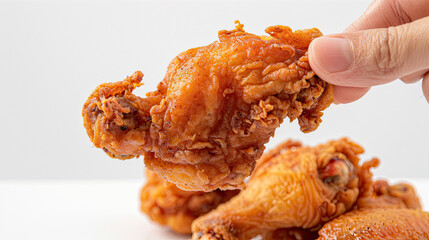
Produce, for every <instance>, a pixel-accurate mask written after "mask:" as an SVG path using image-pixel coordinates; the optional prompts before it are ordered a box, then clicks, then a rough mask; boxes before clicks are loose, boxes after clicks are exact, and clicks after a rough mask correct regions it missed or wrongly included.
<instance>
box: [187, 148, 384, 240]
mask: <svg viewBox="0 0 429 240" xmlns="http://www.w3.org/2000/svg"><path fill="white" fill-rule="evenodd" d="M284 146H286V148H288V149H281V148H276V149H274V150H273V152H269V153H267V154H266V155H265V156H267V157H265V156H263V157H262V158H261V161H260V162H258V164H257V167H256V168H255V171H254V173H253V174H252V176H251V178H250V180H249V182H248V183H247V188H246V190H244V191H242V192H241V193H240V194H239V195H237V196H236V197H234V198H233V199H231V200H230V201H228V202H227V203H225V204H222V205H220V206H219V207H218V208H217V209H215V210H213V211H211V212H210V213H208V214H206V215H204V216H202V217H200V218H198V219H197V220H195V221H194V222H193V224H192V232H193V238H192V239H193V240H196V239H211V240H214V239H223V240H232V239H234V240H235V239H252V238H255V237H256V239H258V238H260V239H281V238H280V237H279V236H280V235H274V234H279V233H283V236H285V234H288V233H289V232H290V231H292V230H291V229H290V228H295V229H296V228H298V229H297V230H298V231H301V233H305V234H311V236H315V235H316V234H315V233H311V232H310V230H312V229H317V228H319V227H320V226H321V225H322V224H323V223H325V222H327V221H329V220H331V219H333V218H335V217H337V216H339V215H340V214H343V213H345V212H347V211H348V210H351V209H352V207H353V206H354V205H355V203H356V201H357V199H358V196H359V195H360V192H361V190H363V189H365V188H367V186H366V183H370V182H368V181H366V180H364V179H361V178H363V177H367V176H370V174H369V173H368V172H369V170H370V168H372V167H374V166H376V165H377V164H378V160H377V159H373V160H372V161H369V162H366V163H364V164H363V165H362V166H361V165H359V154H361V153H363V149H362V148H361V147H360V146H359V145H357V144H356V143H353V142H351V141H349V140H348V139H340V140H337V141H330V142H328V143H326V144H322V145H318V146H316V147H300V146H299V144H290V142H289V143H287V144H284ZM291 146H292V147H291ZM301 235H302V236H305V235H304V234H301ZM301 235H299V234H298V236H301ZM273 236H276V237H273ZM316 236H317V235H316ZM284 239H294V238H287V235H286V237H285V238H284ZM296 239H299V238H296ZM304 239H305V238H304ZM313 239H314V238H313Z"/></svg>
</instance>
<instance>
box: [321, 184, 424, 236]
mask: <svg viewBox="0 0 429 240" xmlns="http://www.w3.org/2000/svg"><path fill="white" fill-rule="evenodd" d="M420 209H421V204H420V200H419V198H418V196H417V195H416V193H415V191H414V188H413V187H412V186H411V185H409V184H406V183H399V184H395V185H391V186H390V185H389V184H388V183H387V182H386V181H380V180H379V181H376V182H374V184H373V187H372V188H371V189H368V191H365V192H364V193H363V194H362V196H361V197H359V200H358V201H357V204H356V206H355V210H353V211H350V212H348V213H346V214H344V215H341V216H339V217H337V218H335V219H333V220H332V221H330V222H328V223H326V224H325V225H324V226H323V227H322V228H321V229H320V230H319V238H318V240H325V239H326V240H327V239H338V240H340V239H343V240H347V239H350V240H352V239H362V240H365V239H373V240H378V239H380V240H381V239H415V240H417V239H429V213H425V212H423V211H421V210H420Z"/></svg>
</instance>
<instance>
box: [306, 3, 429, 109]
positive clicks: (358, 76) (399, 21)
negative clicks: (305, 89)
mask: <svg viewBox="0 0 429 240" xmlns="http://www.w3.org/2000/svg"><path fill="white" fill-rule="evenodd" d="M308 55H309V62H310V65H311V67H312V69H313V70H314V72H315V73H316V74H317V75H318V76H319V77H321V78H322V79H324V80H325V81H327V82H330V83H332V84H334V85H336V86H335V91H334V97H335V102H336V103H349V102H353V101H356V100H358V99H359V98H361V97H362V96H363V95H365V93H367V92H368V90H369V89H370V87H372V86H375V85H380V84H385V83H388V82H391V81H393V80H395V79H401V80H402V81H403V82H405V83H414V82H417V81H420V80H421V79H422V78H423V81H422V89H423V93H424V95H425V97H426V100H427V101H428V102H429V1H427V0H375V1H374V2H373V3H372V4H371V5H370V6H369V8H368V9H367V10H366V11H365V13H364V14H363V15H362V16H361V17H359V18H358V19H357V20H356V21H355V22H354V23H353V24H352V25H350V26H349V27H348V28H347V29H346V30H345V31H344V33H340V34H333V35H326V36H323V37H320V38H316V39H315V40H313V42H312V43H311V45H310V47H309V50H308Z"/></svg>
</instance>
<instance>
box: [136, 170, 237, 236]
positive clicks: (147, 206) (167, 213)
mask: <svg viewBox="0 0 429 240" xmlns="http://www.w3.org/2000/svg"><path fill="white" fill-rule="evenodd" d="M146 177H147V182H146V184H145V185H144V186H143V188H142V190H141V192H140V202H141V210H142V211H143V212H144V213H146V214H147V215H148V216H149V217H150V218H151V219H152V220H153V221H155V222H158V223H159V224H162V225H168V226H169V227H170V228H171V229H172V230H174V231H175V232H178V233H183V234H190V233H191V224H192V222H193V221H194V220H195V219H196V218H197V217H199V216H202V215H204V214H206V213H208V212H210V211H211V210H213V209H215V208H216V207H217V206H218V205H219V204H221V203H224V202H226V201H228V200H230V199H231V198H232V197H234V196H235V195H237V194H238V193H239V192H240V190H227V191H221V190H215V191H213V192H196V191H184V190H182V189H179V188H177V187H176V185H174V184H173V183H169V182H167V181H165V180H164V179H162V178H160V177H159V176H158V175H157V174H156V173H154V172H152V171H149V170H146Z"/></svg>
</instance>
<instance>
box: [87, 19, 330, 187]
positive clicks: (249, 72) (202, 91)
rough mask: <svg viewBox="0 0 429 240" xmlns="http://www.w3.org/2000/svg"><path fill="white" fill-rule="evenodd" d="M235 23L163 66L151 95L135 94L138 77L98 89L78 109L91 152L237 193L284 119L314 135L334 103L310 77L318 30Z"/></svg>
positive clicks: (180, 182) (188, 183)
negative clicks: (249, 28)
mask: <svg viewBox="0 0 429 240" xmlns="http://www.w3.org/2000/svg"><path fill="white" fill-rule="evenodd" d="M266 32H267V33H268V34H269V35H270V36H257V35H254V34H251V33H246V32H245V31H244V30H243V25H241V24H239V23H237V29H235V30H232V31H220V32H219V41H216V42H214V43H212V44H210V45H207V46H204V47H199V48H194V49H190V50H188V51H185V52H183V53H181V54H179V55H178V56H177V57H176V58H175V59H173V61H172V62H171V63H170V65H169V67H168V70H167V73H166V75H165V78H164V80H163V81H162V82H161V83H160V84H159V85H158V90H156V91H154V92H151V93H149V94H147V97H146V98H141V97H137V96H135V95H133V94H132V91H133V90H134V89H135V88H136V87H137V86H139V85H140V82H141V80H142V77H143V74H142V73H141V72H136V73H134V74H133V75H132V76H130V77H127V79H125V80H124V81H122V82H116V83H107V84H102V85H100V86H99V87H98V88H97V89H96V90H95V91H94V92H93V93H92V94H91V96H90V97H89V98H88V100H87V102H86V103H85V105H84V107H83V117H84V125H85V128H86V130H87V133H88V136H89V137H90V139H91V141H92V142H93V143H94V145H95V146H96V147H99V148H102V149H103V150H104V151H105V152H106V153H107V154H109V155H110V156H111V157H116V158H120V159H128V158H132V157H137V156H139V155H143V154H146V157H145V164H146V166H147V167H148V168H149V169H151V170H153V171H155V172H157V173H158V174H159V175H160V176H161V177H162V178H164V179H166V180H168V181H169V182H173V183H175V184H176V185H177V186H178V187H179V188H182V189H185V190H202V191H213V190H215V189H217V188H220V189H235V188H242V187H244V183H243V181H244V179H245V178H246V177H247V176H249V175H250V173H251V172H252V170H253V168H254V165H255V161H256V160H257V159H258V158H259V157H260V156H261V155H262V152H263V151H264V149H265V147H264V144H265V143H267V142H268V140H269V138H270V137H271V136H273V135H274V131H275V129H276V128H277V127H279V125H280V124H281V123H282V122H283V120H284V118H286V117H288V118H289V120H290V121H293V120H294V119H298V122H299V125H300V126H301V130H302V131H303V132H310V131H313V130H315V129H316V128H317V127H318V125H319V124H320V122H321V116H322V110H324V109H325V108H327V107H328V106H329V105H330V104H331V103H332V101H333V86H332V85H330V84H328V83H326V82H325V81H323V80H321V79H320V78H319V77H317V76H316V75H315V74H314V72H313V71H312V70H311V68H310V65H309V63H308V57H307V48H308V46H309V44H310V42H311V40H312V39H314V38H316V37H319V36H321V35H322V34H321V33H320V31H319V30H318V29H315V28H313V29H308V30H302V31H301V30H298V31H295V32H292V30H291V29H290V28H289V27H285V26H273V27H269V28H267V29H266Z"/></svg>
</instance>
